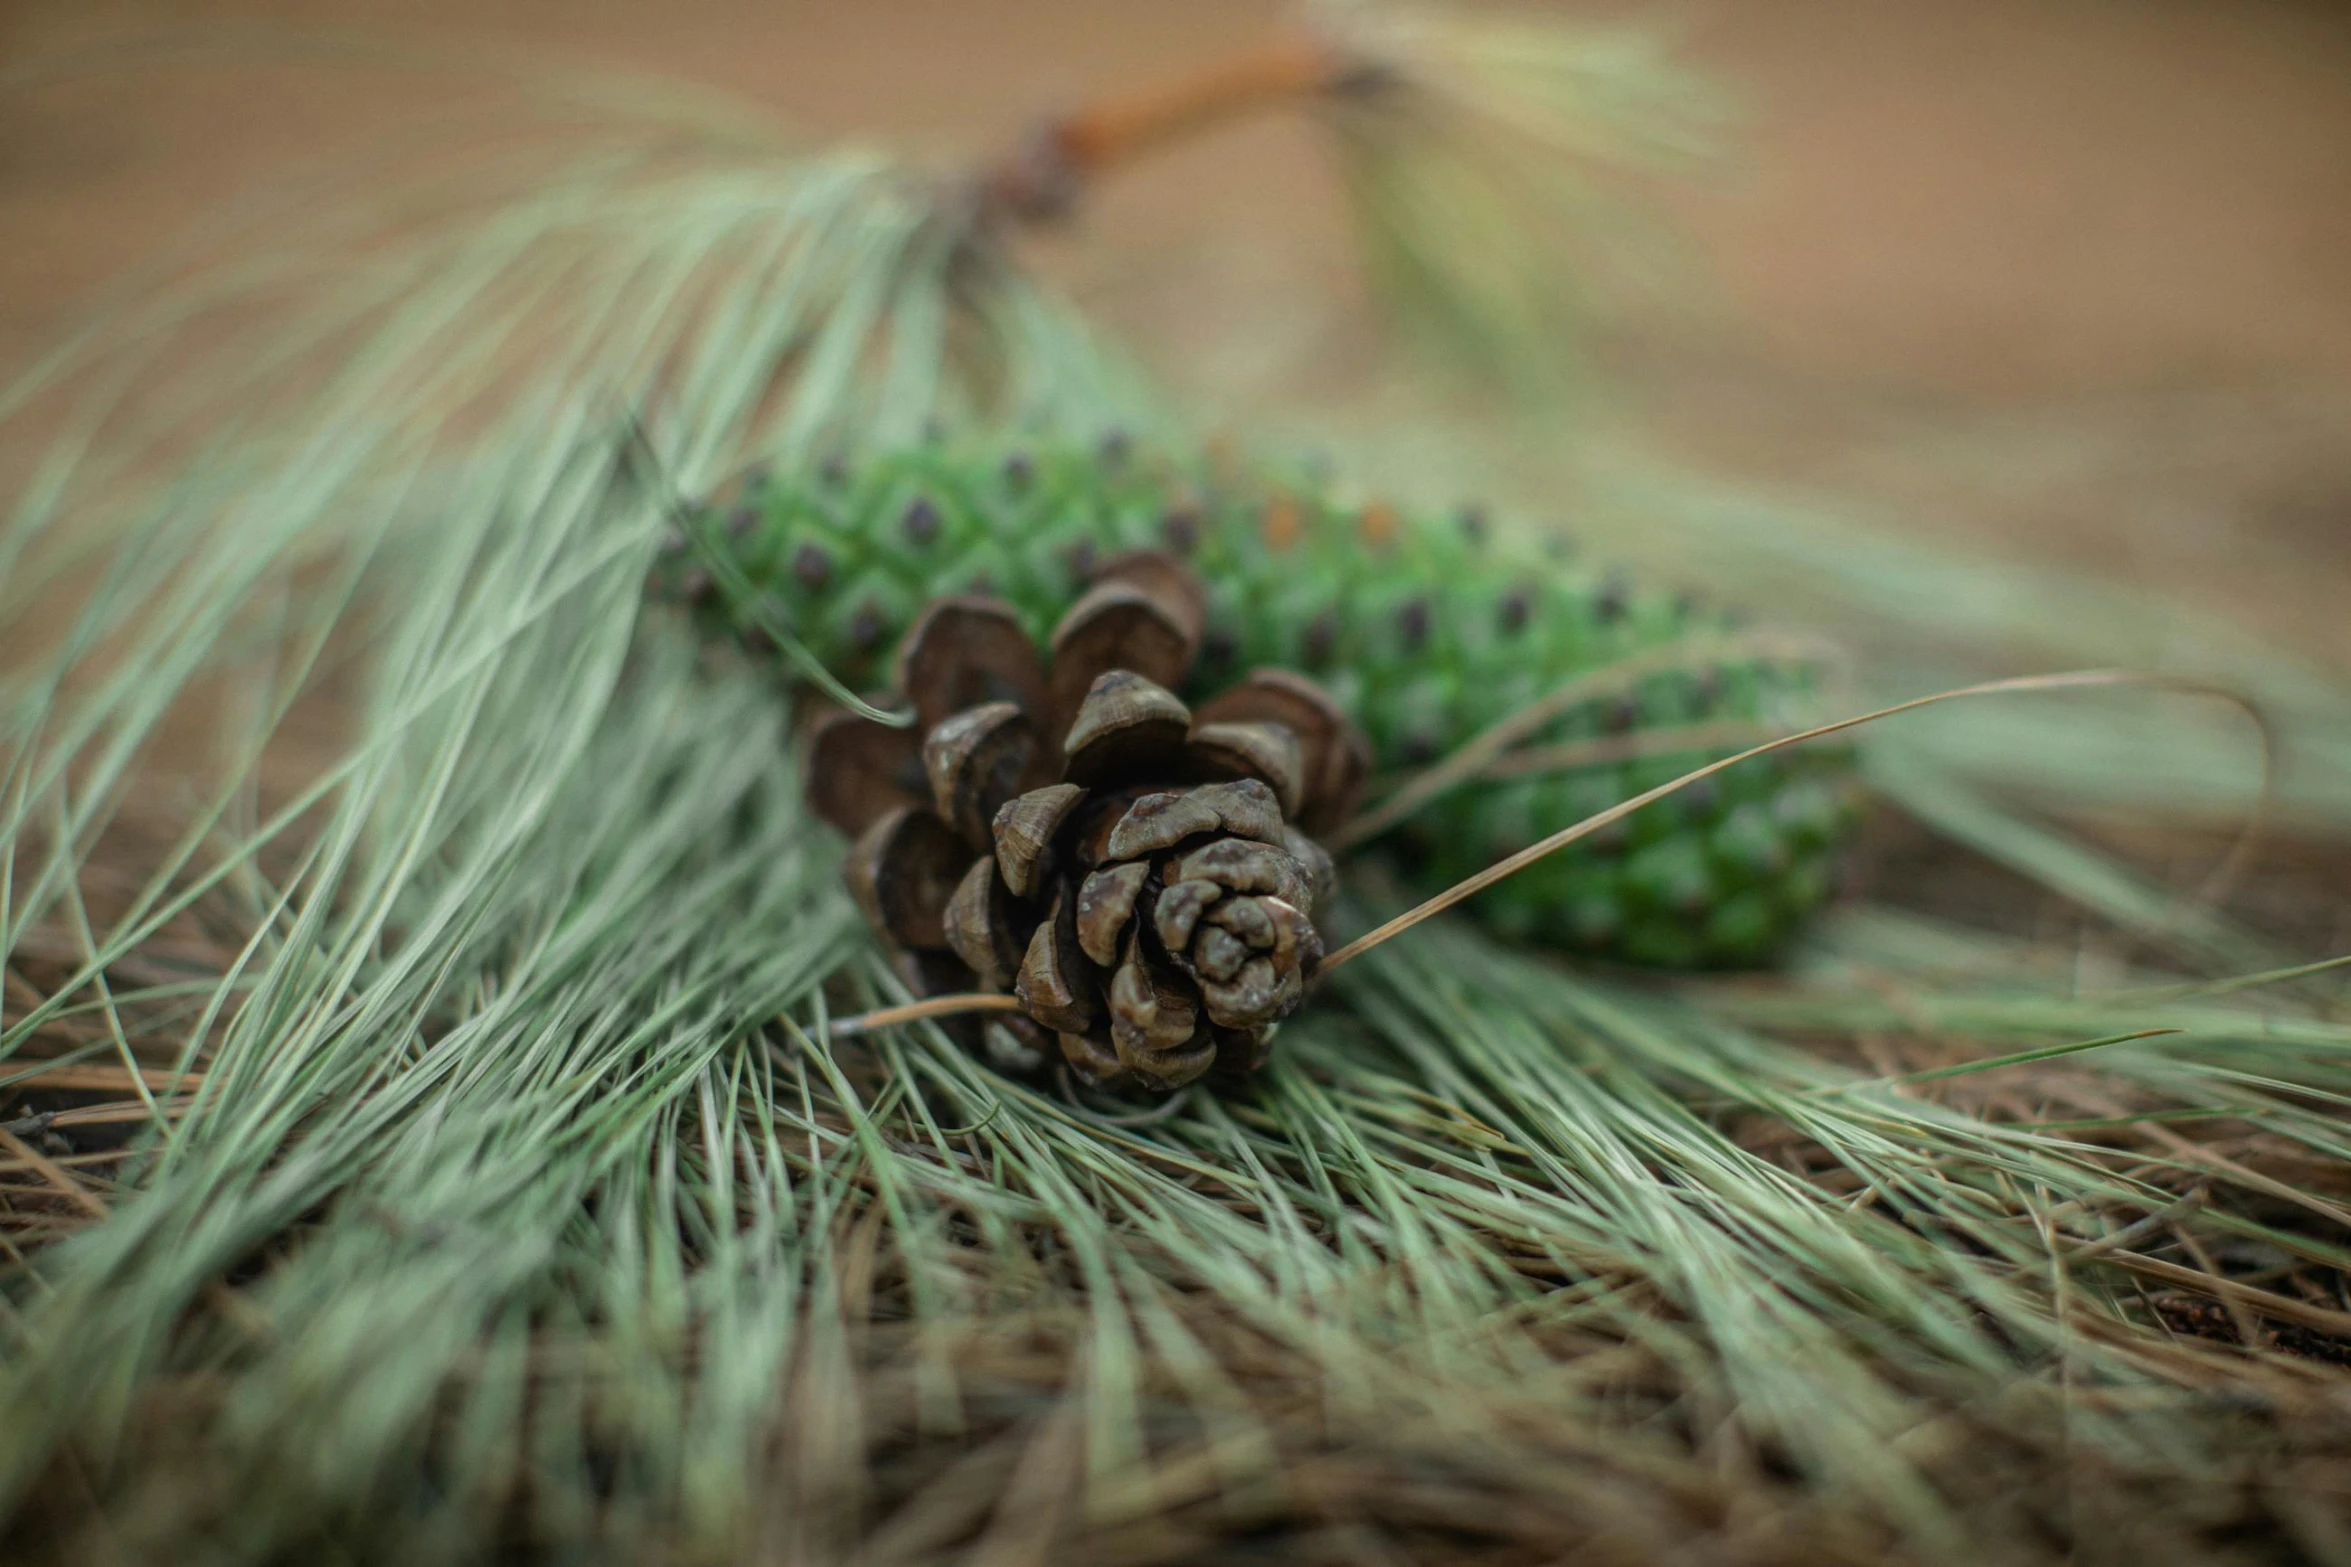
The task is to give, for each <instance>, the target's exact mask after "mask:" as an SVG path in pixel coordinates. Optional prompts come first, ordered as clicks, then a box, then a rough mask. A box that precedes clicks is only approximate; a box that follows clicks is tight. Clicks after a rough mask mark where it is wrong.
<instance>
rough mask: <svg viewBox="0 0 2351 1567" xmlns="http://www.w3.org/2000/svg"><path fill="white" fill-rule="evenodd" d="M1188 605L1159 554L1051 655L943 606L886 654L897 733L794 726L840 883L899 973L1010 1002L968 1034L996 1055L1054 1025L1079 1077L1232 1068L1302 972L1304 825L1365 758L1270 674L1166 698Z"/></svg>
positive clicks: (1334, 810) (1359, 770) (1320, 821)
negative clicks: (898, 716)
mask: <svg viewBox="0 0 2351 1567" xmlns="http://www.w3.org/2000/svg"><path fill="white" fill-rule="evenodd" d="M1201 602H1202V601H1201V593H1200V587H1199V584H1198V583H1197V582H1196V581H1195V580H1194V579H1193V577H1192V575H1191V573H1190V572H1189V571H1187V570H1186V569H1185V568H1184V567H1183V566H1182V565H1181V564H1179V563H1178V562H1176V561H1175V560H1173V559H1172V558H1170V557H1167V556H1163V555H1157V554H1148V553H1146V554H1136V555H1130V556H1125V557H1122V558H1120V559H1118V560H1115V561H1113V562H1111V563H1110V564H1109V565H1108V566H1106V567H1105V568H1104V569H1103V571H1102V572H1101V574H1100V575H1099V576H1098V577H1097V578H1096V580H1095V583H1094V585H1093V586H1092V587H1091V588H1090V589H1089V590H1088V591H1087V593H1086V594H1085V596H1084V597H1083V598H1081V599H1079V600H1078V602H1077V603H1076V604H1074V605H1072V606H1071V607H1070V611H1069V613H1068V614H1067V615H1065V616H1063V617H1062V620H1061V623H1060V625H1058V626H1056V627H1055V628H1054V631H1053V636H1052V645H1051V650H1050V655H1051V656H1050V658H1049V659H1048V658H1046V657H1044V656H1041V655H1040V654H1039V652H1038V650H1037V648H1036V646H1035V644H1033V643H1032V642H1031V641H1030V640H1029V638H1028V636H1027V634H1026V633H1025V632H1024V631H1023V630H1022V629H1021V624H1020V620H1019V618H1018V616H1017V615H1016V614H1015V613H1014V612H1013V610H1012V608H1011V606H1010V605H1008V604H1004V603H1001V602H998V601H996V600H994V599H988V598H977V597H962V598H949V599H941V600H940V601H938V602H937V603H935V604H933V605H932V606H931V607H930V609H929V610H928V611H927V612H926V613H925V614H924V615H923V617H922V619H921V620H920V621H919V622H917V624H916V625H915V627H914V629H913V630H912V631H911V632H909V633H908V634H907V638H906V643H905V646H904V647H903V648H902V649H901V650H900V653H899V656H898V691H899V693H900V699H901V700H904V701H908V702H911V703H912V704H913V705H914V708H915V712H916V715H917V716H916V722H915V725H914V727H913V728H911V729H890V728H887V727H884V726H882V725H879V724H874V723H870V722H867V721H864V720H862V719H859V718H857V717H856V716H855V715H853V714H849V713H834V714H831V715H829V716H828V717H827V718H825V719H824V720H823V721H822V722H820V723H819V725H818V726H817V728H816V730H815V732H814V733H813V735H812V736H811V738H810V743H809V747H808V765H809V786H808V794H809V799H810V801H811V803H812V804H813V805H814V806H815V808H816V810H817V812H818V813H819V814H820V815H822V816H824V817H825V818H826V819H827V820H828V821H830V822H832V823H833V824H834V825H835V826H838V827H839V828H841V829H842V830H843V831H844V832H847V833H850V834H851V835H853V836H854V837H855V839H856V847H855V848H854V849H853V850H852V851H851V852H850V856H849V864H848V880H849V887H850V891H851V892H852V893H853V894H855V896H856V898H857V902H858V905H859V907H861V908H862V909H864V911H865V915H866V918H867V919H868V920H870V921H871V922H872V924H873V926H874V928H875V929H876V930H877V931H879V932H880V933H881V934H882V936H883V937H884V938H885V939H886V940H888V941H889V942H890V943H891V944H892V945H893V946H894V947H895V948H896V949H897V950H898V952H899V955H900V969H901V972H902V973H904V974H905V976H906V978H907V980H908V983H909V984H911V985H913V986H914V987H915V989H916V991H917V993H918V994H936V993H939V992H944V991H952V990H968V989H975V988H977V989H986V990H994V991H1001V992H1009V993H1010V994H1012V995H1014V996H1016V997H1017V998H1019V1001H1020V1004H1021V1010H1020V1012H1018V1013H1016V1014H1012V1015H1010V1016H1009V1017H1008V1018H1006V1019H1005V1020H1004V1021H1002V1022H998V1023H993V1024H990V1025H989V1026H988V1027H987V1028H986V1029H985V1030H984V1031H983V1038H984V1040H985V1042H986V1044H987V1046H988V1049H989V1053H990V1054H991V1056H993V1057H994V1058H996V1059H997V1060H998V1061H999V1062H1000V1063H1001V1064H1004V1065H1007V1066H1022V1065H1034V1064H1038V1063H1041V1062H1042V1061H1043V1060H1044V1059H1046V1052H1047V1050H1048V1049H1049V1048H1050V1043H1049V1041H1048V1037H1047V1036H1048V1035H1050V1036H1053V1039H1055V1040H1057V1041H1058V1044H1059V1048H1060V1052H1061V1055H1062V1057H1063V1058H1064V1059H1066V1060H1067V1061H1068V1063H1069V1065H1070V1067H1071V1068H1072V1070H1074V1071H1075V1072H1076V1073H1077V1074H1078V1075H1079V1076H1080V1077H1081V1078H1083V1079H1085V1080H1086V1081H1088V1082H1090V1083H1098V1084H1109V1083H1124V1082H1136V1083H1141V1084H1143V1085H1144V1086H1146V1087H1150V1088H1156V1089H1160V1090H1163V1091H1164V1090H1168V1089H1173V1088H1177V1087H1179V1086H1181V1085H1182V1084H1185V1083H1188V1082H1190V1081H1192V1079H1194V1078H1196V1077H1198V1076H1199V1075H1200V1074H1201V1073H1203V1072H1205V1071H1207V1070H1208V1069H1209V1068H1210V1067H1211V1066H1218V1065H1221V1066H1224V1067H1227V1068H1235V1069H1240V1070H1248V1069H1252V1068H1254V1067H1256V1066H1258V1065H1260V1064H1262V1063H1263V1061H1264V1059H1265V1055H1266V1050H1267V1047H1268V1043H1269V1041H1270V1038H1271V1036H1272V1033H1273V1028H1274V1025H1275V1024H1276V1023H1278V1022H1279V1021H1280V1020H1281V1019H1283V1018H1285V1017H1287V1016H1288V1015H1289V1014H1290V1013H1291V1012H1293V1011H1295V1010H1296V1009H1297V1006H1298V1004H1299V1002H1300V1001H1301V1000H1302V999H1303V997H1304V994H1305V987H1306V984H1307V982H1308V981H1309V980H1311V979H1312V978H1313V977H1314V970H1315V966H1316V964H1318V963H1319V962H1321V960H1322V953H1323V944H1322V938H1321V937H1320V936H1319V935H1317V934H1316V932H1315V928H1314V925H1313V922H1312V918H1311V916H1312V914H1313V911H1314V905H1315V902H1316V900H1317V899H1318V898H1320V897H1324V896H1327V895H1328V893H1329V890H1330V885H1331V860H1330V856H1329V855H1328V854H1326V853H1324V852H1323V849H1322V847H1321V845H1319V844H1317V843H1316V842H1315V841H1314V839H1313V838H1312V837H1311V836H1310V833H1309V829H1321V828H1324V827H1327V826H1329V825H1331V824H1332V823H1335V822H1336V821H1338V820H1340V819H1341V818H1342V817H1344V816H1345V814H1346V812H1347V810H1348V808H1349V807H1350V805H1351V804H1352V802H1353V796H1354V795H1355V793H1356V791H1357V790H1358V789H1359V788H1360V787H1361V785H1362V782H1363V779H1364V775H1365V773H1366V772H1367V771H1368V769H1369V764H1370V753H1369V750H1368V748H1367V747H1366V746H1365V744H1364V741H1363V738H1362V736H1361V735H1360V734H1358V733H1357V732H1356V730H1355V728H1354V726H1353V725H1352V724H1350V723H1349V722H1348V721H1347V719H1346V717H1345V715H1344V714H1342V713H1341V712H1340V710H1339V708H1338V706H1337V704H1336V703H1334V702H1333V701H1332V700H1331V698H1330V697H1329V696H1328V695H1327V694H1325V693H1324V692H1323V691H1322V689H1321V688H1320V687H1318V686H1316V685H1315V684H1314V683H1313V682H1312V681H1310V680H1307V679H1305V678H1303V677H1301V676H1298V675H1294V674H1291V673H1289V672H1287V671H1283V670H1260V671H1258V672H1257V673H1256V674H1254V675H1252V676H1250V677H1249V678H1248V679H1247V680H1245V681H1243V682H1242V683H1241V684H1239V685H1237V686H1235V687H1233V688H1232V689H1230V690H1228V691H1225V692H1223V693H1221V694H1219V695H1218V696H1216V697H1215V698H1213V699H1212V700H1210V701H1209V702H1207V703H1206V704H1205V705H1203V706H1202V707H1201V709H1200V710H1199V711H1198V712H1193V711H1192V710H1191V709H1189V708H1187V707H1186V706H1185V705H1184V704H1183V702H1181V701H1180V700H1178V699H1177V698H1176V696H1175V695H1174V693H1173V690H1172V688H1174V687H1176V686H1179V685H1181V684H1182V682H1183V678H1184V675H1185V673H1186V671H1187V670H1188V669H1189V668H1190V667H1191V662H1192V655H1193V653H1194V652H1195V650H1196V649H1197V647H1198V644H1199V639H1200V626H1201V620H1202V613H1201Z"/></svg>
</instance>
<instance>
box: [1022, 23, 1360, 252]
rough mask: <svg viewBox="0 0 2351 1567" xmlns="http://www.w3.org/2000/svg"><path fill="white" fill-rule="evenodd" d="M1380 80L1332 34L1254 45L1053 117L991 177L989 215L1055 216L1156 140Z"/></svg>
mask: <svg viewBox="0 0 2351 1567" xmlns="http://www.w3.org/2000/svg"><path fill="white" fill-rule="evenodd" d="M1376 78H1377V72H1376V70H1375V69H1374V68H1372V67H1369V66H1368V65H1367V64H1366V62H1364V61H1363V60H1362V59H1360V58H1358V57H1355V56H1353V55H1351V54H1350V53H1348V52H1347V51H1345V50H1343V49H1340V48H1338V47H1337V46H1335V45H1333V44H1332V43H1330V42H1329V41H1327V40H1324V39H1318V38H1311V37H1299V38H1293V39H1288V40H1285V41H1283V42H1280V43H1276V44H1273V45H1271V46H1269V47H1266V48H1263V49H1257V50H1252V51H1251V52H1250V53H1248V54H1244V55H1240V56H1238V57H1236V58H1232V59H1228V60H1224V61H1221V62H1219V63H1218V64H1216V65H1212V66H1209V67H1207V68H1206V69H1203V70H1197V71H1193V72H1190V73H1187V74H1186V75H1183V76H1180V77H1176V78H1174V79H1173V80H1170V81H1167V82H1163V83H1160V84H1159V85H1157V86H1154V87H1147V88H1143V89H1140V90H1138V91H1135V92H1131V93H1124V94H1120V95H1117V96H1114V97H1110V98H1106V99H1103V100H1102V101H1100V102H1098V103H1095V104H1092V105H1090V106H1088V107H1085V108H1082V109H1079V110H1077V111H1076V112H1074V113H1070V114H1065V115H1062V116H1060V117H1059V118H1056V119H1052V120H1048V121H1047V122H1045V123H1044V124H1043V125H1040V126H1039V127H1037V129H1036V130H1035V131H1034V132H1032V133H1031V134H1030V135H1029V136H1028V137H1027V138H1026V139H1025V140H1024V142H1023V143H1022V145H1021V146H1020V147H1019V148H1017V149H1016V150H1015V151H1013V152H1012V153H1011V154H1010V155H1009V156H1007V157H1005V158H1002V159H1000V160H999V161H998V162H997V163H996V164H994V165H993V166H992V167H990V168H989V169H988V170H987V171H986V172H985V173H984V174H983V175H982V177H981V180H980V188H981V191H982V199H983V202H984V204H985V208H986V210H987V211H988V212H990V213H994V214H1001V215H1002V216H1004V217H1007V218H1010V219H1013V220H1015V221H1018V222H1023V223H1044V222H1051V221H1054V220H1056V219H1060V218H1064V217H1066V216H1068V214H1069V212H1070V209H1071V208H1072V207H1073V206H1075V204H1076V202H1077V199H1078V197H1079V196H1080V195H1081V194H1082V193H1083V191H1084V189H1085V187H1086V186H1087V184H1088V183H1089V182H1091V181H1092V180H1093V179H1094V178H1096V177H1097V176H1099V175H1100V174H1102V173H1103V172H1105V171H1106V170H1109V169H1111V168H1114V167H1117V166H1119V165H1122V164H1125V163H1127V162H1130V161H1132V160H1133V159H1134V158H1135V157H1137V156H1138V155H1140V154H1142V153H1144V152H1147V151H1149V150H1151V149H1153V148H1156V147H1160V146H1163V145H1165V144H1167V143H1169V142H1171V141H1177V140H1180V139H1182V138H1183V137H1186V136H1190V135H1194V134H1196V133H1198V132H1200V131H1203V130H1206V129H1209V128H1212V127H1214V126H1219V125H1225V124H1229V123H1231V122H1233V121H1235V120H1239V119H1242V118H1245V117H1247V116H1248V115H1251V114H1255V113H1258V112H1260V111H1262V110H1265V109H1270V108H1279V107H1281V106H1283V105H1286V104H1296V103H1305V102H1311V101H1313V100H1314V99H1317V98H1321V97H1324V96H1326V95H1329V94H1332V93H1336V92H1343V91H1350V90H1355V89H1357V88H1359V87H1360V86H1361V85H1364V84H1366V83H1368V82H1370V81H1373V80H1375V79H1376Z"/></svg>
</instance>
